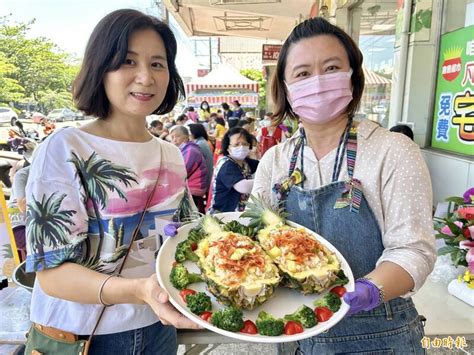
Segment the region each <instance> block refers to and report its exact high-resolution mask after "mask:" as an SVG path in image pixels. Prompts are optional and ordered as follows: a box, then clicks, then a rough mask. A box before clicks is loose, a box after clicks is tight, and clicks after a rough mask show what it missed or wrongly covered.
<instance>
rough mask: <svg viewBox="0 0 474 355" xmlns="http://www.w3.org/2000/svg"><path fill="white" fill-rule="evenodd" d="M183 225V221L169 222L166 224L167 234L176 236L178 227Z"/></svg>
mask: <svg viewBox="0 0 474 355" xmlns="http://www.w3.org/2000/svg"><path fill="white" fill-rule="evenodd" d="M179 227H181V223H179V222H171V223H168V224H167V225H166V226H165V229H164V231H165V235H166V236H167V237H174V236H175V235H176V234H178V228H179Z"/></svg>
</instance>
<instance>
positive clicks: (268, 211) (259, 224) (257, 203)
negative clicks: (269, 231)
mask: <svg viewBox="0 0 474 355" xmlns="http://www.w3.org/2000/svg"><path fill="white" fill-rule="evenodd" d="M287 216H288V214H287V213H285V212H283V205H282V204H278V205H277V206H275V207H274V206H272V205H271V204H270V203H269V202H268V201H267V200H266V199H265V198H264V197H263V196H262V195H257V196H254V195H250V198H249V200H248V201H247V208H246V210H245V211H244V213H242V215H241V217H243V218H249V219H250V223H249V227H251V228H254V229H262V228H265V227H269V226H276V225H279V224H283V223H285V220H286V217H287Z"/></svg>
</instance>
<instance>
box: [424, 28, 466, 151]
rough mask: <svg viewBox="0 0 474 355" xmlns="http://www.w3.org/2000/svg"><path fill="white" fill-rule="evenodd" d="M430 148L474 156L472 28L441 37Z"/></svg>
mask: <svg viewBox="0 0 474 355" xmlns="http://www.w3.org/2000/svg"><path fill="white" fill-rule="evenodd" d="M431 145H432V146H433V147H435V148H440V149H445V150H449V151H452V152H456V153H461V154H467V155H470V156H472V155H473V154H474V25H473V26H469V27H466V28H461V29H459V30H456V31H453V32H449V33H446V34H444V35H443V36H442V37H441V45H440V59H439V66H438V75H437V84H436V96H435V108H434V117H433V132H432V139H431Z"/></svg>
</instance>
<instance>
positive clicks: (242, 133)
mask: <svg viewBox="0 0 474 355" xmlns="http://www.w3.org/2000/svg"><path fill="white" fill-rule="evenodd" d="M235 134H238V135H239V136H242V137H244V138H245V140H246V141H247V143H248V144H249V148H250V149H252V147H253V137H252V135H251V134H250V133H249V131H247V130H246V129H245V128H242V127H234V128H231V129H229V130H228V131H227V132H226V133H225V134H224V138H222V146H221V150H222V154H224V155H229V145H230V137H232V136H233V135H235Z"/></svg>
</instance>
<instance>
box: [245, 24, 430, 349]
mask: <svg viewBox="0 0 474 355" xmlns="http://www.w3.org/2000/svg"><path fill="white" fill-rule="evenodd" d="M362 59H363V58H362V53H361V52H360V50H359V49H358V47H357V45H356V44H355V42H354V41H353V40H352V39H351V38H350V37H349V36H348V35H347V34H346V33H345V32H344V31H342V30H341V29H340V28H338V27H336V26H334V25H332V24H331V23H329V22H328V21H326V20H324V19H322V18H312V19H309V20H306V21H304V22H302V23H301V24H299V25H297V26H296V27H295V28H294V29H293V31H292V32H291V34H290V35H289V37H288V39H287V40H286V41H285V43H284V44H283V46H282V49H281V52H280V55H279V57H278V62H277V67H276V71H275V76H274V78H273V80H272V88H271V92H272V96H273V101H274V103H275V112H274V114H273V117H274V123H273V124H274V125H278V124H279V123H281V122H282V121H283V120H284V119H285V118H286V117H291V118H293V119H295V120H296V119H299V120H300V121H301V127H300V128H299V130H298V131H297V132H295V133H294V134H293V136H292V137H291V138H289V139H288V140H287V141H286V142H284V143H282V144H279V145H277V146H274V147H272V148H270V149H269V150H268V151H267V152H266V154H265V155H264V156H263V158H262V160H261V162H260V165H259V167H258V169H257V172H256V176H255V182H254V187H253V190H252V194H253V195H258V194H261V195H263V196H266V197H268V198H269V199H270V200H271V201H270V202H271V203H272V204H277V203H283V205H284V208H285V212H287V213H288V219H289V220H291V221H293V222H296V223H299V224H301V225H304V226H305V227H307V228H309V229H311V230H313V231H315V232H317V233H319V234H320V235H322V236H323V237H324V238H325V239H327V240H328V241H329V242H330V243H332V244H333V245H334V246H335V247H336V248H337V249H338V250H339V251H340V252H341V253H342V254H343V255H344V257H345V259H346V260H347V261H348V263H349V265H350V267H351V269H352V272H353V274H354V278H355V279H356V282H355V287H354V289H353V290H352V289H350V290H348V292H346V293H345V295H344V296H343V298H344V301H345V302H346V303H347V304H348V305H349V306H350V310H349V312H348V313H347V315H346V316H345V317H344V318H343V319H342V320H341V321H340V322H339V323H337V324H336V325H335V326H334V327H332V328H331V329H329V331H327V332H325V333H323V334H320V335H318V336H317V337H315V338H310V339H305V340H302V341H299V342H298V343H296V344H295V343H292V344H287V345H280V346H279V352H280V353H285V354H289V353H295V350H297V349H295V348H297V347H299V351H300V352H301V353H304V354H323V353H324V354H334V353H356V352H357V353H380V352H383V349H390V351H392V352H395V353H400V354H408V353H410V354H422V353H424V350H423V349H422V347H421V339H422V338H423V336H424V331H423V324H422V317H420V316H419V315H418V313H417V310H416V309H415V306H414V304H413V302H412V300H411V298H410V295H412V294H413V293H415V292H416V291H418V290H419V288H420V287H421V286H422V285H423V283H424V282H425V280H426V278H427V276H428V275H429V274H430V272H431V271H432V270H433V267H434V263H435V260H436V249H435V240H434V236H433V224H432V215H431V210H432V192H431V182H430V175H429V172H428V169H427V167H426V164H425V161H424V160H423V157H422V155H421V153H420V149H419V147H418V146H417V145H416V144H415V143H414V142H412V141H411V140H410V139H409V138H407V137H405V136H403V135H401V134H400V135H396V134H392V133H390V132H389V131H387V130H386V129H384V128H382V127H380V126H379V125H377V124H375V123H373V122H371V121H369V120H364V121H361V122H355V121H354V120H353V116H354V113H355V112H356V110H357V108H358V106H359V103H360V99H361V97H362V92H363V88H364V74H363V70H362ZM285 344H286V343H285ZM291 346H292V347H293V348H292V349H291V348H289V347H291Z"/></svg>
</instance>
